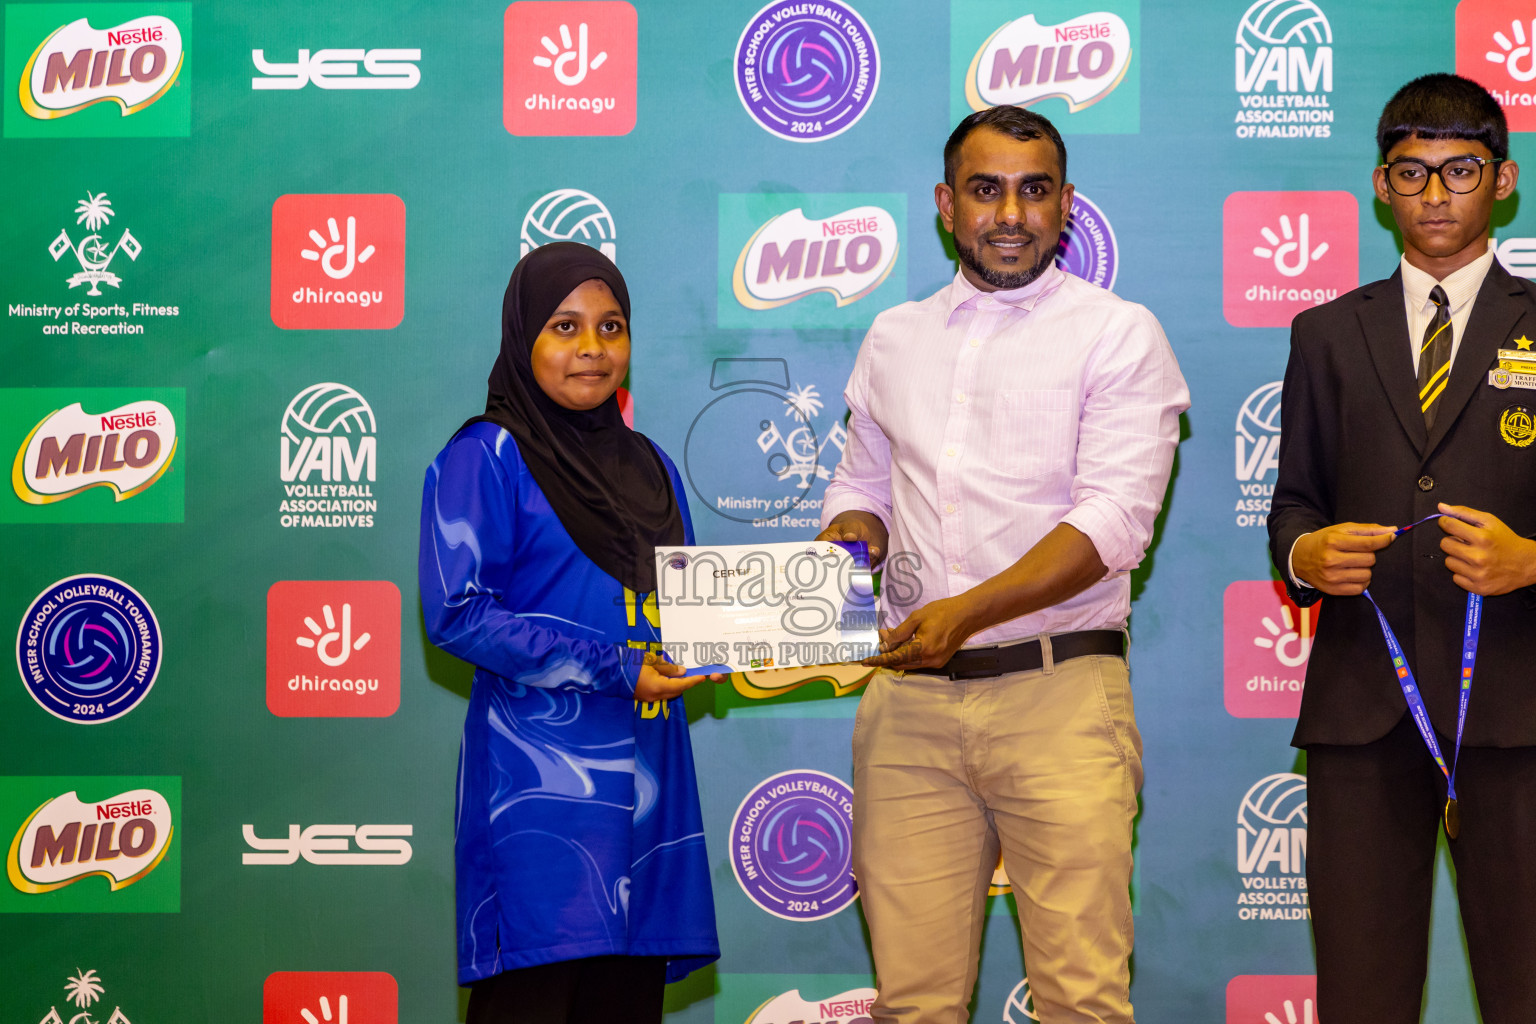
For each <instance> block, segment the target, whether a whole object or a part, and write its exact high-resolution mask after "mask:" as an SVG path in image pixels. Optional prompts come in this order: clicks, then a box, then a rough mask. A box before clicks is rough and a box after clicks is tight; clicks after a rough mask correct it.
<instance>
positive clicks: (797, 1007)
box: [747, 988, 875, 1024]
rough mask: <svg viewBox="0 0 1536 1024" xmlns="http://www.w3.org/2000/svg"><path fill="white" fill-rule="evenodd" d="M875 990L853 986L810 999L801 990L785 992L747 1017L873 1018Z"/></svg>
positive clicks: (794, 1022) (835, 1023)
mask: <svg viewBox="0 0 1536 1024" xmlns="http://www.w3.org/2000/svg"><path fill="white" fill-rule="evenodd" d="M874 1005H875V990H874V989H872V988H851V989H849V990H848V991H846V992H839V993H838V994H837V995H835V996H828V997H827V998H826V999H807V998H805V997H804V996H802V995H801V994H800V990H799V989H798V988H797V989H792V990H790V991H788V992H781V993H780V994H779V995H776V996H774V997H773V998H772V999H769V1000H768V1001H767V1002H765V1003H763V1004H762V1005H761V1006H759V1007H758V1008H757V1009H755V1010H753V1011H752V1013H751V1014H750V1015H749V1016H748V1017H747V1024H804V1022H805V1021H817V1022H818V1024H861V1022H867V1021H869V1020H870V1008H871V1007H873V1006H874Z"/></svg>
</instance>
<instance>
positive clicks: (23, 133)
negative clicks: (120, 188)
mask: <svg viewBox="0 0 1536 1024" xmlns="http://www.w3.org/2000/svg"><path fill="white" fill-rule="evenodd" d="M191 18H192V5H191V4H186V3H177V4H166V3H149V4H8V5H7V6H6V9H5V37H6V42H5V71H6V82H7V87H8V88H9V89H11V90H13V92H12V95H13V96H16V97H17V98H18V99H19V101H20V103H19V105H18V106H13V105H12V104H9V103H7V104H6V106H5V135H6V137H7V138H18V137H20V138H47V137H52V138H80V137H105V136H168V135H187V134H188V133H189V131H190V128H191V102H190V100H189V96H188V90H187V87H186V77H185V74H184V63H185V58H186V48H187V39H186V33H187V30H188V28H189V27H190V24H191Z"/></svg>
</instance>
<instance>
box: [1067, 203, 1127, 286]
mask: <svg viewBox="0 0 1536 1024" xmlns="http://www.w3.org/2000/svg"><path fill="white" fill-rule="evenodd" d="M1056 265H1057V266H1058V267H1060V268H1061V269H1062V270H1065V271H1066V272H1067V273H1069V274H1073V275H1076V276H1077V277H1080V278H1082V279H1083V280H1084V281H1087V282H1088V283H1089V284H1096V285H1098V286H1099V287H1100V288H1111V289H1112V288H1114V286H1115V274H1116V273H1117V272H1118V271H1119V269H1120V246H1119V244H1118V243H1117V242H1116V241H1115V229H1114V228H1112V227H1110V225H1109V218H1108V217H1106V216H1104V211H1103V210H1101V209H1099V208H1098V206H1096V205H1095V204H1094V203H1093V202H1092V200H1090V199H1089V198H1088V197H1087V196H1085V195H1083V194H1082V193H1081V192H1076V191H1074V192H1073V193H1072V212H1071V213H1070V214H1068V215H1067V222H1066V223H1065V224H1063V225H1062V227H1061V242H1060V243H1059V244H1058V245H1057V247H1056Z"/></svg>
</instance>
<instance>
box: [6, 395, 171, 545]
mask: <svg viewBox="0 0 1536 1024" xmlns="http://www.w3.org/2000/svg"><path fill="white" fill-rule="evenodd" d="M184 407H185V397H184V393H183V392H182V390H181V389H179V388H14V389H5V390H0V443H5V444H13V445H15V446H16V454H15V456H14V458H13V459H12V461H11V493H12V494H13V495H14V500H10V499H7V500H0V522H14V523H82V522H84V523H94V522H131V523H166V522H171V523H179V522H181V521H182V504H183V501H182V499H183V484H182V474H181V473H180V472H177V470H179V468H180V464H179V463H178V462H177V461H176V455H177V451H178V448H179V443H180V439H179V437H178V430H177V427H178V423H179V421H180V419H181V415H182V410H183V409H184Z"/></svg>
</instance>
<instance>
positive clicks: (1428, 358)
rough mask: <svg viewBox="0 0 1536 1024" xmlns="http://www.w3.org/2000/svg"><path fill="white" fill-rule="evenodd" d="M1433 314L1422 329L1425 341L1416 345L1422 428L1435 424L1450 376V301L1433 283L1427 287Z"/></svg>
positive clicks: (1431, 426) (1428, 428) (1451, 332)
mask: <svg viewBox="0 0 1536 1024" xmlns="http://www.w3.org/2000/svg"><path fill="white" fill-rule="evenodd" d="M1429 301H1430V302H1433V303H1434V304H1435V315H1434V316H1433V317H1432V318H1430V321H1429V326H1428V327H1426V328H1425V329H1424V344H1423V345H1421V346H1419V408H1420V409H1422V410H1423V411H1424V429H1425V430H1430V429H1433V428H1434V425H1435V409H1436V408H1437V407H1438V404H1439V402H1440V395H1441V393H1442V392H1444V391H1445V382H1446V381H1448V380H1450V379H1451V337H1452V335H1453V333H1454V332H1453V331H1452V330H1451V303H1450V300H1449V299H1447V298H1446V297H1445V289H1444V288H1441V287H1440V286H1439V285H1435V286H1434V287H1433V288H1431V289H1430V290H1429Z"/></svg>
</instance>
